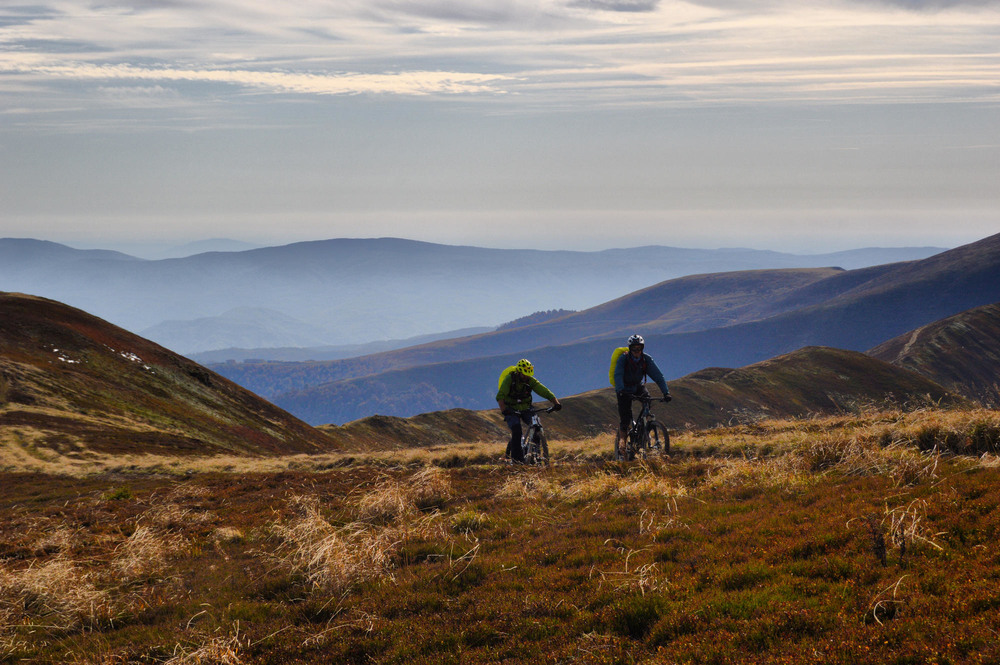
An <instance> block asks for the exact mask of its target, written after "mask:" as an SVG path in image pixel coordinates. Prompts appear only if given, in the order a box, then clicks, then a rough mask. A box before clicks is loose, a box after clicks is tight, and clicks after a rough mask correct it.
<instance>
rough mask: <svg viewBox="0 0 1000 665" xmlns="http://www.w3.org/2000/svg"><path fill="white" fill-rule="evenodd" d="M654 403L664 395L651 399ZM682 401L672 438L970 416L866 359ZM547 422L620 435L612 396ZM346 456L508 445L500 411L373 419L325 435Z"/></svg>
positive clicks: (683, 381)
mask: <svg viewBox="0 0 1000 665" xmlns="http://www.w3.org/2000/svg"><path fill="white" fill-rule="evenodd" d="M651 390H652V392H653V393H654V394H658V393H657V392H656V390H657V389H656V388H652V389H651ZM671 393H673V396H674V400H673V401H672V402H671V403H670V404H657V405H654V407H653V412H654V413H655V414H656V415H657V418H658V419H659V420H660V421H662V422H664V423H666V424H667V426H668V427H669V428H671V429H682V428H696V429H701V428H709V427H714V426H716V425H725V424H730V423H732V422H748V421H754V420H756V419H759V418H795V417H801V416H806V415H812V414H829V413H842V412H855V411H857V410H858V409H859V408H863V407H865V406H868V405H873V404H874V405H879V406H886V405H887V402H895V403H897V404H910V405H914V404H925V403H926V404H930V403H935V404H940V405H941V406H944V407H951V406H970V404H969V402H967V401H966V400H964V399H963V398H962V397H959V396H958V395H955V394H952V393H949V392H948V391H946V390H945V389H944V388H942V387H941V386H940V385H938V384H936V383H934V382H933V381H931V380H929V379H927V378H925V377H922V376H920V375H919V374H916V373H915V372H911V371H909V370H907V369H903V368H900V367H895V366H893V365H890V364H889V363H886V362H882V361H880V360H878V359H876V358H872V357H870V356H868V355H865V354H863V353H857V352H854V351H842V350H839V349H831V348H825V347H809V348H804V349H800V350H798V351H794V352H792V353H789V354H785V355H782V356H779V357H777V358H772V359H770V360H766V361H764V362H760V363H756V364H753V365H749V366H747V367H743V368H740V369H722V368H710V369H704V370H701V371H699V372H695V373H693V374H689V375H688V376H685V377H683V378H680V379H677V380H676V381H673V382H672V383H671ZM562 402H563V405H564V408H563V410H562V411H559V412H555V413H551V414H547V415H544V416H543V422H544V424H545V427H546V431H547V432H548V433H549V438H550V439H552V440H558V439H560V438H581V437H588V436H593V435H595V434H597V433H600V432H608V431H613V429H614V427H615V426H616V422H617V413H618V411H617V403H616V400H615V395H614V391H612V390H611V389H610V388H604V389H601V390H595V391H591V392H588V393H583V394H581V395H574V396H572V397H566V398H565V399H563V400H562ZM321 429H322V430H323V431H325V432H327V433H328V434H329V435H330V437H331V438H333V439H335V440H336V441H337V442H338V444H339V446H341V447H344V448H347V449H357V450H367V449H371V448H394V447H401V446H426V445H433V444H441V443H453V442H459V441H477V440H487V441H497V440H503V439H505V438H507V436H509V430H507V427H506V426H505V425H504V423H503V420H502V418H501V417H500V415H499V413H498V412H497V410H496V409H488V410H484V411H470V410H467V409H451V410H447V411H438V412H432V413H425V414H421V415H417V416H412V417H410V418H399V417H392V416H370V417H367V418H362V419H360V420H356V421H354V422H351V423H348V424H346V425H343V426H340V427H335V426H323V427H322V428H321Z"/></svg>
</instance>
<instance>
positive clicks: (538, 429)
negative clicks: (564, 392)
mask: <svg viewBox="0 0 1000 665" xmlns="http://www.w3.org/2000/svg"><path fill="white" fill-rule="evenodd" d="M555 410H556V407H554V406H550V407H549V408H547V409H538V408H536V407H533V406H532V407H529V408H527V409H525V411H527V412H528V413H529V414H530V415H531V424H530V425H528V431H526V432H525V433H524V436H523V437H521V451H522V452H523V453H524V463H525V464H532V465H539V466H543V465H547V464H548V463H549V442H548V440H547V439H546V438H545V428H544V427H542V420H541V418H539V417H538V414H539V413H552V412H553V411H555ZM522 413H523V411H522Z"/></svg>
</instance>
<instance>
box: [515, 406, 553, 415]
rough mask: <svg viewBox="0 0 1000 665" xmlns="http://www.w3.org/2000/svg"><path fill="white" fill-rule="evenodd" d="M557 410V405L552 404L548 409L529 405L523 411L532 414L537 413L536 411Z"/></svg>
mask: <svg viewBox="0 0 1000 665" xmlns="http://www.w3.org/2000/svg"><path fill="white" fill-rule="evenodd" d="M555 410H556V407H554V406H550V407H548V408H547V409H539V408H537V407H534V406H529V407H528V408H527V409H523V410H522V411H521V413H529V414H531V415H535V414H536V413H552V412H553V411H555Z"/></svg>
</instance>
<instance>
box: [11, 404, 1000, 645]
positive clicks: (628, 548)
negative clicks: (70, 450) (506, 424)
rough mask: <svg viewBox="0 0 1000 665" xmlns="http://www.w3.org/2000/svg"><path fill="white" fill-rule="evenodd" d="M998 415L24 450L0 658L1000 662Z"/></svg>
mask: <svg viewBox="0 0 1000 665" xmlns="http://www.w3.org/2000/svg"><path fill="white" fill-rule="evenodd" d="M996 421H997V418H996V417H995V415H991V414H983V413H965V414H960V413H950V412H942V413H930V412H920V413H901V412H879V413H871V414H852V415H845V416H839V417H836V418H816V419H807V420H798V421H759V422H755V423H753V424H748V425H739V426H736V427H731V428H718V429H715V430H710V431H705V432H682V433H678V434H677V436H676V437H675V438H674V439H673V443H674V448H675V450H674V453H673V455H672V456H671V457H670V458H668V459H665V460H656V459H654V460H647V461H644V462H635V463H629V464H623V463H616V462H613V461H611V460H610V459H609V457H610V445H609V444H608V441H609V439H610V436H603V435H602V436H599V437H594V438H593V439H588V440H586V441H580V442H557V444H558V446H559V448H558V449H559V451H560V456H559V457H558V459H557V460H556V463H554V464H553V465H552V466H550V467H548V468H544V469H536V468H530V469H527V468H515V467H509V466H505V465H503V464H501V463H499V462H497V461H495V460H494V461H491V462H488V463H484V462H482V454H483V453H482V450H480V449H478V448H476V447H475V446H470V447H468V448H467V449H466V451H467V452H465V453H462V454H463V455H468V457H462V456H461V455H459V456H458V457H456V456H453V455H449V454H446V453H444V452H442V451H440V450H435V451H430V450H424V451H413V452H406V453H404V454H403V455H402V456H400V457H397V458H395V459H392V458H387V457H383V456H382V453H380V454H379V455H371V456H362V455H357V454H355V456H354V457H353V458H351V459H350V460H348V459H347V458H345V457H335V456H316V457H309V458H305V457H303V456H295V457H294V458H284V459H281V460H264V461H262V460H248V461H245V462H239V461H238V460H237V459H236V458H227V460H229V461H227V462H226V463H227V464H228V463H232V464H233V466H232V467H231V468H227V469H222V470H221V471H220V467H217V466H210V467H209V468H213V469H215V471H213V472H212V473H206V474H194V475H192V476H190V477H188V478H186V479H185V480H183V481H181V482H178V481H177V479H176V478H174V477H173V475H172V474H167V475H165V476H162V475H158V474H157V473H151V469H150V468H142V469H136V470H134V471H133V472H131V473H130V474H129V475H126V476H116V477H114V478H113V479H104V478H100V477H92V476H86V475H85V476H81V477H80V478H67V477H66V476H60V477H56V478H54V477H48V476H41V475H36V476H14V475H11V476H9V477H6V478H5V479H4V480H5V482H6V483H7V489H6V490H5V489H4V487H3V486H0V495H2V498H3V501H2V502H0V508H2V511H3V512H2V514H0V518H2V520H0V548H2V550H0V551H2V552H3V553H4V554H5V557H4V559H3V563H0V661H4V660H7V661H10V662H19V661H27V662H70V663H80V664H81V665H82V664H83V663H88V664H93V663H105V664H110V663H126V662H136V663H138V662H149V663H175V664H180V663H243V662H246V663H250V662H302V663H329V662H383V663H407V664H412V665H417V664H423V663H438V662H458V661H461V662H469V663H499V662H523V663H532V664H541V663H549V662H573V661H581V662H607V663H613V662H661V661H662V662H667V661H670V662H737V661H739V660H740V659H741V658H745V657H746V656H745V655H746V654H747V653H753V654H755V659H756V660H758V661H759V662H762V663H803V662H815V661H816V660H821V661H829V662H932V661H934V660H935V659H936V660H937V661H939V662H977V661H982V662H992V661H996V660H1000V647H997V646H996V644H995V640H994V637H995V636H994V635H993V633H992V630H990V627H991V626H992V625H993V624H994V623H995V622H993V619H994V618H995V613H996V610H997V608H1000V595H998V594H997V593H996V591H995V588H994V587H995V585H992V584H991V582H992V581H994V580H995V577H996V556H995V553H994V548H993V547H992V542H993V540H994V536H995V534H996V533H997V532H998V531H1000V517H998V515H1000V512H998V511H996V498H995V497H996V494H995V491H994V490H995V486H996V482H997V478H996V476H997V471H996V468H1000V463H998V462H996V459H997V458H996V454H995V453H992V452H982V453H980V452H976V453H972V452H971V451H972V450H975V449H978V448H980V447H982V446H984V445H985V446H988V445H989V441H990V438H989V437H990V436H991V432H992V429H991V428H992V427H993V423H994V422H996ZM961 441H966V443H961ZM969 442H972V443H969ZM554 448H555V446H554ZM958 448H962V449H964V450H967V451H970V452H969V453H968V454H966V455H962V456H959V455H958V454H957V453H956V450H957V449H958ZM501 452H502V450H501ZM221 461H222V460H221V459H216V460H214V461H213V462H212V465H215V464H217V463H219V462H221ZM334 461H336V463H335V464H334V463H333V462H334ZM204 462H205V460H202V461H200V462H198V463H199V464H201V463H204ZM261 464H266V465H269V466H268V468H273V469H275V471H274V472H273V473H272V472H260V469H261V468H262V467H261V466H260V465H261ZM439 464H445V465H447V467H457V468H442V466H440V465H439ZM241 465H242V466H241ZM292 466H295V467H296V468H297V469H299V470H295V471H291V470H289V469H290V468H291V467H292ZM248 469H249V471H247V470H248ZM4 492H6V493H5V494H4ZM127 534H130V535H128V536H127V537H126V535H127ZM876 536H878V537H880V538H881V548H882V554H881V556H879V555H878V554H876V555H875V556H872V554H873V552H874V551H875V549H876V540H877V538H876ZM955 571H961V572H960V573H956V572H955ZM140 599H141V600H140ZM237 625H238V626H239V630H238V631H236V632H235V633H234V630H233V628H234V626H237ZM171 645H178V646H176V647H173V646H171Z"/></svg>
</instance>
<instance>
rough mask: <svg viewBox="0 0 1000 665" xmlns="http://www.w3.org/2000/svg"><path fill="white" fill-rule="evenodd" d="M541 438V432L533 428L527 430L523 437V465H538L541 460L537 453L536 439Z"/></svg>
mask: <svg viewBox="0 0 1000 665" xmlns="http://www.w3.org/2000/svg"><path fill="white" fill-rule="evenodd" d="M540 436H541V432H540V431H539V429H538V428H537V427H535V426H531V427H529V428H528V432H527V433H526V434H525V435H524V444H525V452H524V463H525V464H532V465H534V464H539V463H540V462H541V460H540V459H539V451H538V438H539V437H540Z"/></svg>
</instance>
